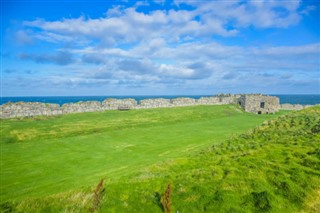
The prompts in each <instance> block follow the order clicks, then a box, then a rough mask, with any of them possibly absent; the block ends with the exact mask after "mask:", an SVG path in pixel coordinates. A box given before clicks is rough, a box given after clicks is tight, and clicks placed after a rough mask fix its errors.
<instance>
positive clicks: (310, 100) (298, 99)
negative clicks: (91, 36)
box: [0, 94, 320, 106]
mask: <svg viewBox="0 0 320 213" xmlns="http://www.w3.org/2000/svg"><path fill="white" fill-rule="evenodd" d="M270 95H272V96H276V97H278V98H279V99H280V104H285V103H288V104H301V105H315V104H320V94H314V95H312V94H306V95H299V94H296V95H285V94H284V95H273V94H270ZM210 96H212V95H137V96H133V95H128V96H124V95H123V96H121V95H119V96H118V95H117V96H25V97H23V96H21V97H1V100H0V105H2V104H6V103H8V102H13V103H15V102H21V101H22V102H41V103H52V104H59V105H60V106H61V105H63V104H66V103H76V102H80V101H99V102H102V101H103V100H105V99H107V98H116V99H126V98H133V99H135V100H136V101H141V100H144V99H150V98H166V99H174V98H178V97H184V98H185V97H187V98H194V99H199V98H201V97H210Z"/></svg>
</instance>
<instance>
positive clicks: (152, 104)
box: [137, 98, 173, 109]
mask: <svg viewBox="0 0 320 213" xmlns="http://www.w3.org/2000/svg"><path fill="white" fill-rule="evenodd" d="M172 106H173V105H172V104H171V100H170V99H165V98H155V99H144V100H141V101H140V103H139V106H138V107H137V108H139V109H146V108H164V107H172Z"/></svg>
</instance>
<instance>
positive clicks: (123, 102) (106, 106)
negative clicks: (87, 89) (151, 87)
mask: <svg viewBox="0 0 320 213" xmlns="http://www.w3.org/2000/svg"><path fill="white" fill-rule="evenodd" d="M137 105H138V103H137V101H136V100H134V99H133V98H127V99H115V98H108V99H106V100H104V101H103V102H102V109H103V110H112V109H118V107H129V108H130V109H135V108H136V106H137Z"/></svg>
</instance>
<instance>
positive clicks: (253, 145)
mask: <svg viewBox="0 0 320 213" xmlns="http://www.w3.org/2000/svg"><path fill="white" fill-rule="evenodd" d="M282 113H283V112H282ZM278 116H279V114H278V115H273V116H271V115H269V116H268V115H266V116H264V115H262V116H261V115H253V114H248V113H244V112H242V111H241V110H240V109H239V108H237V107H235V106H199V107H185V108H174V109H152V110H141V111H128V112H118V111H112V112H111V111H110V112H105V113H86V114H78V115H67V116H62V117H58V118H48V119H46V118H38V120H32V119H26V120H22V121H14V120H10V121H2V128H1V131H2V136H1V150H2V155H1V201H2V204H1V207H0V209H2V211H7V212H10V211H13V212H37V211H38V212H61V211H64V210H66V211H67V212H83V211H84V212H86V211H87V212H92V211H98V210H99V209H100V210H101V211H102V212H162V211H165V210H167V209H168V208H169V209H171V212H176V211H177V210H178V211H179V212H203V211H207V212H297V211H300V210H305V211H311V210H313V209H314V210H315V211H317V210H319V202H320V199H319V198H317V193H318V196H319V190H320V134H319V131H320V107H313V108H309V109H306V110H303V111H300V112H296V113H289V114H286V115H282V116H280V117H278ZM275 117H278V118H275ZM271 118H275V119H274V120H270V119H271ZM263 121H265V122H263ZM262 122H263V124H262V125H261V126H259V127H257V125H258V124H261V123H262ZM254 127H255V128H254ZM250 128H253V129H252V130H249V131H248V129H250ZM245 131H248V132H246V133H244V132H245ZM208 147H209V148H208ZM200 150H201V151H200ZM163 160H165V162H162V163H160V162H161V161H163ZM102 178H105V182H104V181H102V183H103V185H104V186H103V189H102V186H101V187H99V184H98V183H99V181H100V183H101V179H102ZM97 184H98V185H97ZM317 208H318V209H317Z"/></svg>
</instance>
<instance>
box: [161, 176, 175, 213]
mask: <svg viewBox="0 0 320 213" xmlns="http://www.w3.org/2000/svg"><path fill="white" fill-rule="evenodd" d="M171 193H172V184H171V182H170V183H169V184H168V187H167V190H166V191H165V193H164V194H163V195H162V197H161V203H162V206H163V208H164V211H165V212H166V213H170V210H171V208H170V207H171V198H170V197H171Z"/></svg>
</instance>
